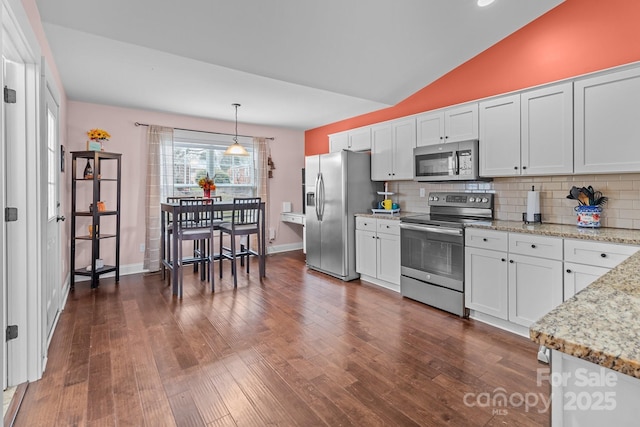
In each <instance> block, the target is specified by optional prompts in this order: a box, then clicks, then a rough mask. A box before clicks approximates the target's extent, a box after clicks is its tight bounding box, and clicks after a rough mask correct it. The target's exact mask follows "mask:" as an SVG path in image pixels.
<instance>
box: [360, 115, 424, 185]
mask: <svg viewBox="0 0 640 427" xmlns="http://www.w3.org/2000/svg"><path fill="white" fill-rule="evenodd" d="M415 146H416V119H415V117H409V118H405V119H398V120H393V121H390V122H385V123H382V124H379V125H375V126H372V127H371V179H372V180H373V181H392V180H410V179H413V149H414V148H415Z"/></svg>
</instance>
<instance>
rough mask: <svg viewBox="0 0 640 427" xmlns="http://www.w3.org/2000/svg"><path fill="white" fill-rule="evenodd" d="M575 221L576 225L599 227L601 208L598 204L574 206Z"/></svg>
mask: <svg viewBox="0 0 640 427" xmlns="http://www.w3.org/2000/svg"><path fill="white" fill-rule="evenodd" d="M574 209H575V211H576V221H577V225H578V227H590V228H598V227H600V218H601V216H602V208H601V207H600V206H587V205H585V206H576V207H575V208H574Z"/></svg>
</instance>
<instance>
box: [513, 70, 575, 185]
mask: <svg viewBox="0 0 640 427" xmlns="http://www.w3.org/2000/svg"><path fill="white" fill-rule="evenodd" d="M520 101H521V108H522V116H521V118H522V121H521V126H522V142H521V146H522V174H523V175H545V174H546V175H551V174H567V173H573V87H572V84H571V83H563V84H559V85H555V86H551V87H546V88H542V89H537V90H532V91H529V92H524V93H523V94H522V95H521V98H520Z"/></svg>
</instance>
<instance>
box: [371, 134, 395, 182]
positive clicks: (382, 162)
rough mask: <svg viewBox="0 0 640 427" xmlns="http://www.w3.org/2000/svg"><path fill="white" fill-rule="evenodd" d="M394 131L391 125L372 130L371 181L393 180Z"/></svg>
mask: <svg viewBox="0 0 640 427" xmlns="http://www.w3.org/2000/svg"><path fill="white" fill-rule="evenodd" d="M392 173H393V129H392V126H391V123H385V124H382V125H377V126H373V127H372V128H371V180H373V181H388V180H391V179H393V176H392V175H391V174H392Z"/></svg>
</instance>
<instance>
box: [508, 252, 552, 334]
mask: <svg viewBox="0 0 640 427" xmlns="http://www.w3.org/2000/svg"><path fill="white" fill-rule="evenodd" d="M561 303H562V261H557V260H551V259H542V258H536V257H530V256H524V255H514V254H509V321H511V322H513V323H517V324H519V325H522V326H526V327H529V326H530V325H531V324H532V323H533V322H535V321H536V320H538V319H540V318H541V317H542V316H544V315H545V314H547V313H548V312H549V311H551V310H552V309H554V308H555V307H557V306H558V305H559V304H561Z"/></svg>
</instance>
